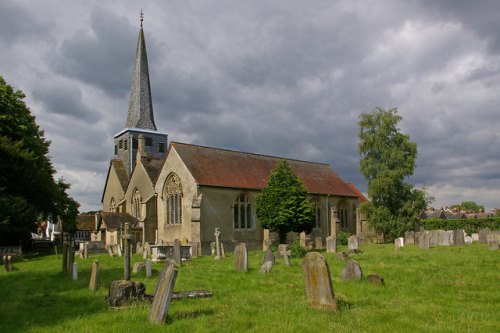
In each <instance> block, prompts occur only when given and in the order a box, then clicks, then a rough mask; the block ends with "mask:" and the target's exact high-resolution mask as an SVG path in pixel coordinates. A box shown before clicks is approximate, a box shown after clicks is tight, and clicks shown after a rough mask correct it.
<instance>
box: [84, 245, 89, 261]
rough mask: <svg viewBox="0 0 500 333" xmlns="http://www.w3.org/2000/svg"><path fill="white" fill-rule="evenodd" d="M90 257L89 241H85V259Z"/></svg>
mask: <svg viewBox="0 0 500 333" xmlns="http://www.w3.org/2000/svg"><path fill="white" fill-rule="evenodd" d="M88 258H89V242H84V243H83V259H88Z"/></svg>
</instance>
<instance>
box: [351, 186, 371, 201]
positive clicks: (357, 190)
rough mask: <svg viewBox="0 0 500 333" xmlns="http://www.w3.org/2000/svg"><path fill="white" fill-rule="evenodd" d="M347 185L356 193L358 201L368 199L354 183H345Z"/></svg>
mask: <svg viewBox="0 0 500 333" xmlns="http://www.w3.org/2000/svg"><path fill="white" fill-rule="evenodd" d="M347 186H349V188H350V189H351V190H353V192H355V193H356V194H357V195H358V197H359V201H360V202H367V201H368V199H367V198H366V197H365V195H364V194H363V193H361V191H360V190H359V189H358V188H357V187H356V185H354V184H353V183H347Z"/></svg>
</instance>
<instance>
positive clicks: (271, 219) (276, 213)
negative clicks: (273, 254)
mask: <svg viewBox="0 0 500 333" xmlns="http://www.w3.org/2000/svg"><path fill="white" fill-rule="evenodd" d="M256 213H257V218H258V219H259V223H260V225H261V226H262V227H263V228H266V229H269V230H270V231H273V232H278V234H279V241H280V243H281V244H284V243H286V234H287V233H288V232H290V231H294V232H302V231H305V232H306V233H309V232H311V230H312V228H313V223H314V215H313V209H312V205H311V203H310V201H309V200H308V199H307V190H306V188H305V187H304V184H303V183H302V181H301V180H300V178H299V177H297V176H295V175H294V174H293V171H292V169H291V168H290V165H289V164H288V163H287V162H286V161H283V162H280V163H279V164H278V165H277V166H276V168H275V169H274V170H273V172H272V173H271V175H270V177H269V180H268V183H267V186H266V187H265V188H264V189H263V190H262V194H261V195H259V196H258V197H257V209H256Z"/></svg>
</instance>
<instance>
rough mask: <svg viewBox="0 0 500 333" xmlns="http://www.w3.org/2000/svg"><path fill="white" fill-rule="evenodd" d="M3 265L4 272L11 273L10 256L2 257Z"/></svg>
mask: <svg viewBox="0 0 500 333" xmlns="http://www.w3.org/2000/svg"><path fill="white" fill-rule="evenodd" d="M3 265H4V268H5V271H6V272H12V256H8V255H4V256H3Z"/></svg>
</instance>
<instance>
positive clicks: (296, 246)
mask: <svg viewBox="0 0 500 333" xmlns="http://www.w3.org/2000/svg"><path fill="white" fill-rule="evenodd" d="M287 249H288V250H290V251H292V255H291V257H292V258H302V257H304V256H305V255H306V254H307V249H306V248H305V247H303V246H302V245H300V242H298V241H294V242H293V243H292V244H289V245H288V246H287Z"/></svg>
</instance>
